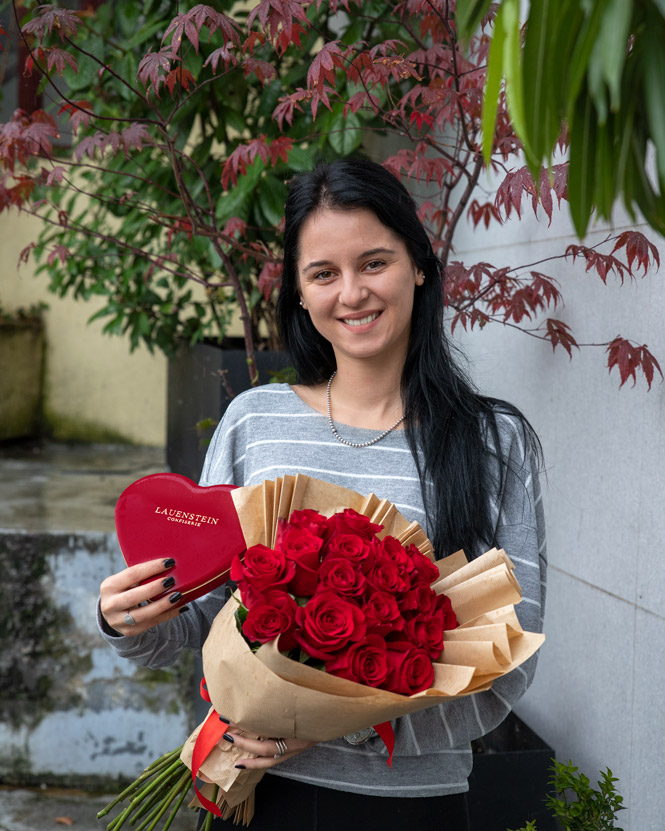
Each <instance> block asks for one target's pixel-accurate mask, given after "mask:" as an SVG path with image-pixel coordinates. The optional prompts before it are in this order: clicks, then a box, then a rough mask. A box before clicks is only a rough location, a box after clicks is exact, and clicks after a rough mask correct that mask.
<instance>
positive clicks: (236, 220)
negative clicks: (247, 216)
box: [222, 216, 247, 237]
mask: <svg viewBox="0 0 665 831" xmlns="http://www.w3.org/2000/svg"><path fill="white" fill-rule="evenodd" d="M236 231H237V232H238V236H239V237H244V236H245V232H246V231H247V223H246V222H245V220H244V219H240V217H238V216H232V217H231V219H229V220H228V222H227V223H226V225H225V226H224V228H223V229H222V234H224V236H226V237H233V236H235V233H236Z"/></svg>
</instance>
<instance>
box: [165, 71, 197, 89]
mask: <svg viewBox="0 0 665 831" xmlns="http://www.w3.org/2000/svg"><path fill="white" fill-rule="evenodd" d="M164 83H165V84H166V86H167V87H168V90H169V92H170V93H171V95H173V90H174V89H175V85H176V83H178V84H180V86H181V87H183V89H189V87H190V85H193V84H195V83H196V81H195V80H194V76H193V75H192V73H191V72H190V71H189V69H186V68H185V67H184V66H178V67H176V69H172V70H171V71H170V72H169V74H168V75H167V76H166V78H165V80H164Z"/></svg>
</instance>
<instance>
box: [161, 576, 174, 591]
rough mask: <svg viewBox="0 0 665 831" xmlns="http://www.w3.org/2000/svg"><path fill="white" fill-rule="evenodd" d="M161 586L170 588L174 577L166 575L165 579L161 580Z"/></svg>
mask: <svg viewBox="0 0 665 831" xmlns="http://www.w3.org/2000/svg"><path fill="white" fill-rule="evenodd" d="M162 586H164V588H165V589H170V588H171V586H175V577H174V576H173V575H171V576H170V577H167V578H166V580H162Z"/></svg>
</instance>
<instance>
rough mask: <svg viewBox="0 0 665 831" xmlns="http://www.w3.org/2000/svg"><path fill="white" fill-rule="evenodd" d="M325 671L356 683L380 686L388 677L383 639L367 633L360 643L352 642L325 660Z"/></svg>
mask: <svg viewBox="0 0 665 831" xmlns="http://www.w3.org/2000/svg"><path fill="white" fill-rule="evenodd" d="M326 672H329V673H330V674H331V675H338V676H339V677H340V678H348V679H349V681H356V682H357V683H358V684H367V685H368V686H370V687H380V686H381V685H382V684H383V683H384V682H385V680H386V678H387V677H388V656H387V648H386V644H385V641H384V640H383V638H381V637H380V636H379V635H368V636H367V637H366V638H365V639H364V640H363V641H362V642H361V643H354V644H353V646H352V647H350V648H349V649H346V650H344V652H342V653H340V654H339V655H337V656H336V657H335V658H333V659H332V660H331V661H326Z"/></svg>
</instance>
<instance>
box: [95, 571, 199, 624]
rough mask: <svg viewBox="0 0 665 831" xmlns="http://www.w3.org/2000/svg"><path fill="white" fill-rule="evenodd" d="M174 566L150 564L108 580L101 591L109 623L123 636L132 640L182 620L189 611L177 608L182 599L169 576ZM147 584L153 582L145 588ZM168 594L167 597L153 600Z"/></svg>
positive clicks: (101, 605) (105, 615)
mask: <svg viewBox="0 0 665 831" xmlns="http://www.w3.org/2000/svg"><path fill="white" fill-rule="evenodd" d="M174 565H175V561H174V560H173V559H171V558H169V559H167V560H148V562H146V563H139V564H138V565H135V566H130V567H129V568H126V569H123V571H119V572H118V573H117V574H112V575H111V576H110V577H107V578H106V580H104V582H103V583H102V584H101V586H100V589H99V594H100V598H101V602H100V607H101V610H102V615H103V616H104V620H105V621H106V623H107V624H108V625H109V626H110V627H111V628H112V629H115V630H116V632H119V633H120V634H121V635H126V636H129V637H131V636H133V635H140V634H141V633H142V632H145V631H146V630H148V629H151V628H152V627H153V626H157V624H158V623H164V621H167V620H171V619H172V618H175V617H178V615H179V614H180V613H181V612H183V611H185V610H186V608H187V607H185V606H180V607H179V608H178V607H175V606H174V604H176V603H178V601H179V600H180V599H181V598H182V595H181V594H180V592H179V591H178V588H177V586H176V585H175V580H174V579H173V577H172V576H170V575H169V574H168V572H169V571H170V570H171V569H172V568H173V566H174ZM150 578H154V579H152V580H151V579H150ZM144 580H149V582H147V583H143V585H141V584H142V581H144ZM164 592H166V594H165V595H164V597H160V598H159V599H158V600H153V599H152V598H154V597H157V596H158V595H160V594H164ZM148 601H149V602H148ZM141 604H145V605H141ZM131 621H134V622H133V623H132V622H131Z"/></svg>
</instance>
